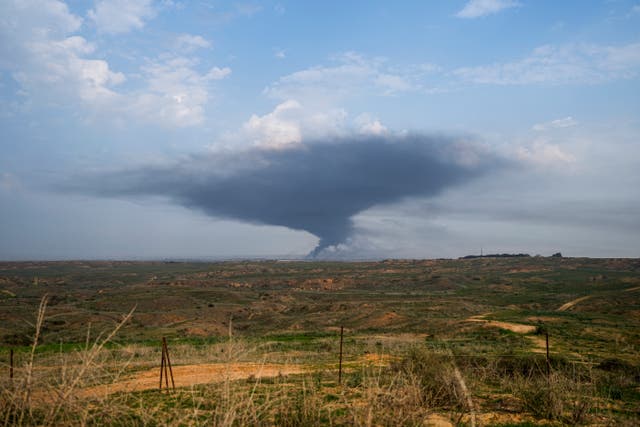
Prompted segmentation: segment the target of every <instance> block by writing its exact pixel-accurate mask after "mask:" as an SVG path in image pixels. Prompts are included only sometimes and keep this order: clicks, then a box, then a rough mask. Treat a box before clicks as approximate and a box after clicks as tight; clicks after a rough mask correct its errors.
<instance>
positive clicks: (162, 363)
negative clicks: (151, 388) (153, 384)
mask: <svg viewBox="0 0 640 427" xmlns="http://www.w3.org/2000/svg"><path fill="white" fill-rule="evenodd" d="M164 369H165V368H164V343H163V344H162V359H161V360H160V391H162V374H163V371H164Z"/></svg>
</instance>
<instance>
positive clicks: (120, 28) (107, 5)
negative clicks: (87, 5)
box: [88, 0, 156, 34]
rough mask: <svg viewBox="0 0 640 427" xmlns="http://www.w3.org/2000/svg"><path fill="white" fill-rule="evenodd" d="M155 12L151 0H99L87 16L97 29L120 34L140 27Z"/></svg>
mask: <svg viewBox="0 0 640 427" xmlns="http://www.w3.org/2000/svg"><path fill="white" fill-rule="evenodd" d="M155 14H156V11H155V10H154V8H153V7H152V0H99V1H98V3H97V4H96V6H95V8H94V9H91V10H90V11H89V13H88V16H89V18H91V20H93V21H94V22H95V24H96V27H97V28H98V31H100V32H103V33H108V34H120V33H127V32H129V31H131V30H139V29H141V28H142V27H144V24H145V20H147V19H151V18H153V17H154V16H155Z"/></svg>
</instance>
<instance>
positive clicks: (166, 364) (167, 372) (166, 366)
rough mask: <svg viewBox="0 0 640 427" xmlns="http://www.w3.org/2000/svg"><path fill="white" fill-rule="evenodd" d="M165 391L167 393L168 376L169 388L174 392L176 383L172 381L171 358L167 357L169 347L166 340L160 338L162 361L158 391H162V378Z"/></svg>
mask: <svg viewBox="0 0 640 427" xmlns="http://www.w3.org/2000/svg"><path fill="white" fill-rule="evenodd" d="M163 376H164V383H165V387H166V389H167V391H169V376H171V387H172V388H173V389H174V390H175V389H176V383H175V382H174V380H173V368H172V367H171V358H170V357H169V347H167V339H166V338H165V337H162V359H161V361H160V391H162V377H163Z"/></svg>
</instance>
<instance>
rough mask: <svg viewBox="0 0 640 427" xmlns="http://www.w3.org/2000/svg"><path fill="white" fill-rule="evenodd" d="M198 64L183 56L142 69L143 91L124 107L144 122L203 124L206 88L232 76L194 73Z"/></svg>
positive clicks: (222, 72)
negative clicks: (213, 82)
mask: <svg viewBox="0 0 640 427" xmlns="http://www.w3.org/2000/svg"><path fill="white" fill-rule="evenodd" d="M197 65H198V61H197V60H195V59H191V58H187V57H182V56H169V57H163V58H160V59H157V60H154V61H150V62H149V63H148V64H146V65H145V66H143V67H142V73H143V77H144V80H145V82H146V88H145V89H144V90H143V91H142V92H141V93H139V94H137V95H132V98H133V101H132V102H131V104H130V105H129V106H128V107H127V108H128V109H129V110H130V111H131V112H132V113H133V114H135V115H137V116H138V117H141V118H143V119H146V120H149V121H152V122H157V123H161V124H163V125H166V126H178V127H181V126H192V125H196V124H199V123H202V121H203V119H204V111H205V106H206V104H207V102H208V101H209V86H210V84H211V82H212V81H213V80H220V79H223V78H225V77H226V76H228V75H229V74H230V73H231V69H229V68H218V67H212V68H210V69H209V70H208V71H207V72H199V71H198V70H197V68H196V67H197Z"/></svg>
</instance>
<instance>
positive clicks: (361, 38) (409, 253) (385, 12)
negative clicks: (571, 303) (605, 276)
mask: <svg viewBox="0 0 640 427" xmlns="http://www.w3.org/2000/svg"><path fill="white" fill-rule="evenodd" d="M0 16H2V18H0V130H1V135H2V137H1V139H0V242H1V243H0V260H29V259H34V260H35V259H50V260H62V259H189V258H191V259H196V258H199V259H209V258H211V259H213V258H241V257H243V256H250V257H264V258H269V257H286V256H291V257H298V256H301V255H304V254H309V253H310V254H313V255H315V256H318V257H319V258H338V259H376V258H441V257H442V258H448V257H459V256H464V255H468V254H477V253H478V252H479V251H480V248H483V249H484V252H485V253H520V252H524V253H530V254H531V255H535V254H541V255H551V254H552V253H555V252H558V251H560V252H562V254H563V255H565V256H588V257H640V215H639V213H640V2H638V1H637V0H600V1H595V0H588V1H577V0H575V1H567V2H554V1H533V0H518V1H516V0H460V1H457V0H456V1H445V0H442V1H432V2H418V1H416V2H403V3H402V4H394V5H391V4H390V3H388V2H383V1H373V2H334V1H327V2H317V3H316V2H313V3H312V2H296V1H277V0H274V1H255V2H252V1H237V2H236V1H227V2H222V1H215V2H197V3H195V2H185V1H175V0H162V1H160V0H157V1H153V0H129V1H126V0H95V1H90V2H81V1H76V0H68V1H66V2H65V1H61V0H23V1H20V0H7V1H3V2H2V3H0Z"/></svg>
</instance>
